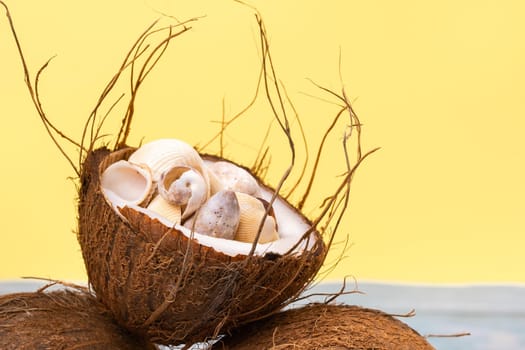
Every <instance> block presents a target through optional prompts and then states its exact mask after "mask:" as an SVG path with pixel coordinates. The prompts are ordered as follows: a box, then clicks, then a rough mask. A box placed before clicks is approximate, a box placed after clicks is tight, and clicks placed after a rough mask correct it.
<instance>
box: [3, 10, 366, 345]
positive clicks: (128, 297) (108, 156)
mask: <svg viewBox="0 0 525 350" xmlns="http://www.w3.org/2000/svg"><path fill="white" fill-rule="evenodd" d="M0 4H1V1H0ZM8 17H9V19H10V24H11V29H12V32H13V36H14V38H15V40H16V43H17V47H18V50H19V53H20V57H21V60H22V64H23V66H24V73H25V79H26V83H27V85H28V89H29V92H30V94H31V96H32V98H33V102H34V104H35V107H36V109H37V111H38V113H39V115H40V117H41V120H42V122H43V124H44V125H45V127H46V130H47V131H48V133H49V135H50V137H51V138H52V140H53V141H54V142H55V144H56V145H57V146H58V148H59V150H60V151H61V153H62V154H63V155H64V157H65V158H66V160H67V161H68V162H69V164H70V165H71V166H72V168H73V169H74V171H75V173H76V174H77V175H78V177H79V179H80V185H79V227H78V239H79V242H80V245H81V248H82V254H83V258H84V262H85V265H86V269H87V273H88V277H89V283H90V285H91V286H92V288H93V290H94V291H95V292H96V295H97V297H98V298H99V300H100V301H102V302H103V303H104V304H105V305H106V306H107V307H108V308H109V310H110V311H111V312H112V314H113V315H114V317H115V318H116V320H117V321H118V322H119V323H120V324H121V325H123V326H124V327H126V328H127V329H128V330H130V331H132V332H134V333H137V334H139V335H141V336H146V337H148V338H149V339H150V340H151V341H153V342H155V343H160V344H174V345H176V344H181V343H184V344H192V343H195V342H201V341H205V340H207V339H213V338H215V337H216V336H218V335H219V334H222V333H225V332H230V331H232V330H233V329H235V328H236V327H239V326H240V325H242V324H245V323H249V322H253V321H256V320H259V319H262V318H264V317H268V316H270V315H272V314H274V313H276V312H278V311H279V310H280V309H282V308H283V307H285V306H287V305H288V304H290V303H292V302H293V301H294V300H296V298H297V297H298V295H299V294H301V292H302V291H304V290H305V289H306V288H307V287H308V286H309V285H310V283H311V282H312V281H313V279H314V277H315V276H316V275H317V274H318V272H319V269H320V268H321V266H322V264H323V262H324V260H325V258H326V254H327V251H328V249H329V248H330V246H331V245H332V243H333V240H334V237H335V234H336V233H337V230H338V227H339V224H340V223H341V219H342V217H343V215H344V213H345V211H346V208H347V206H348V197H349V192H350V183H351V180H352V178H353V175H354V173H355V170H356V169H357V168H358V166H359V164H361V162H362V161H363V160H364V159H365V158H366V157H367V156H368V155H369V154H371V153H372V152H373V151H375V150H372V151H370V152H367V153H362V152H361V147H360V136H359V135H360V130H361V126H360V123H359V120H358V119H357V116H356V115H355V113H354V111H353V109H352V107H351V106H350V103H349V102H348V99H347V97H346V94H345V92H344V90H343V91H342V93H341V94H336V93H333V92H331V91H328V90H327V89H324V88H322V89H323V90H325V91H328V92H329V93H330V94H331V95H332V96H333V97H335V98H337V99H338V104H339V105H340V110H339V112H338V113H337V115H336V117H335V118H334V119H333V122H332V124H331V125H330V127H329V128H328V129H327V130H326V132H325V135H324V137H323V139H322V142H321V145H320V146H319V148H318V152H317V154H316V158H315V163H314V165H313V167H312V170H311V171H312V173H311V176H310V178H309V179H307V180H306V181H307V184H306V190H305V191H304V193H303V194H302V195H301V196H300V200H298V201H297V202H296V205H295V206H294V205H292V204H291V203H290V204H289V205H290V206H292V207H295V208H296V212H297V215H298V217H299V218H303V216H302V214H301V211H302V210H303V207H304V206H305V203H306V202H307V200H308V199H309V194H310V192H311V189H312V185H313V183H314V179H315V175H316V172H317V170H318V165H319V160H320V159H321V158H322V156H323V146H324V143H325V141H326V139H327V138H328V136H329V134H330V133H331V131H332V130H333V129H334V127H335V125H336V124H337V123H338V122H339V121H340V120H341V119H342V118H341V116H342V115H343V114H344V115H347V116H349V118H348V119H347V120H348V121H347V125H345V128H346V130H347V133H345V136H344V140H343V147H344V153H345V156H346V172H345V173H344V174H342V175H341V174H337V175H339V176H340V177H339V179H340V180H339V181H340V182H339V184H338V185H337V186H336V188H335V190H334V191H333V192H331V193H330V195H328V196H327V197H326V199H325V200H324V201H322V203H314V204H313V206H314V207H315V208H317V210H318V212H320V214H319V215H318V216H317V217H315V218H314V219H312V220H311V221H310V223H311V225H310V227H311V228H310V230H308V232H305V233H304V235H303V236H302V237H299V238H298V242H297V246H298V245H300V244H306V245H308V244H310V246H311V249H309V250H307V251H304V252H302V253H300V254H298V253H296V252H294V249H292V248H291V249H290V251H289V252H288V253H286V254H282V255H280V254H266V255H264V256H256V255H255V254H254V253H253V252H254V249H255V244H254V246H253V248H252V251H251V252H250V254H248V255H244V256H241V255H238V256H234V257H231V256H227V255H225V254H222V253H220V252H217V251H215V250H214V249H212V248H208V247H204V246H202V245H200V244H198V242H197V241H195V240H194V239H189V238H186V237H185V236H184V235H183V234H181V233H180V232H178V231H177V230H176V229H172V228H167V227H165V226H163V225H162V224H161V223H160V222H159V221H157V220H154V219H151V218H149V217H147V216H145V215H143V214H140V213H138V212H135V211H133V210H131V209H127V208H124V209H123V210H122V211H121V212H122V214H124V216H125V217H126V219H123V218H122V216H119V215H118V214H117V213H116V212H115V211H114V210H113V208H112V207H111V206H110V205H109V204H108V203H107V202H106V200H105V199H104V196H103V195H102V192H101V188H100V174H101V171H103V170H104V169H105V167H107V166H108V165H109V164H110V163H112V162H114V161H116V160H118V159H126V158H127V157H128V156H129V154H130V152H132V148H127V146H126V144H127V138H128V135H129V133H130V130H131V124H132V119H133V114H134V110H135V108H134V103H135V101H136V97H137V92H138V90H139V87H140V86H142V83H143V82H144V80H145V79H146V77H147V76H148V75H149V73H150V72H151V71H152V69H153V68H154V66H155V65H156V63H157V62H158V60H159V59H160V57H161V56H162V54H163V53H164V52H165V50H166V49H167V47H168V45H169V44H170V42H171V41H172V40H173V39H174V38H175V37H177V36H179V35H181V34H182V33H184V32H186V31H188V30H189V29H190V27H189V23H190V22H191V21H193V20H194V19H193V20H190V21H185V22H179V21H177V23H176V24H174V25H169V26H166V27H158V26H157V23H156V22H155V23H153V24H152V25H151V26H150V27H148V28H147V29H146V31H145V32H144V33H143V34H142V35H140V36H139V38H138V40H137V42H136V43H135V44H134V45H133V46H132V48H131V49H130V51H129V52H128V54H127V55H126V57H125V59H124V61H123V63H122V65H121V67H120V69H119V70H118V72H117V73H116V74H115V76H114V77H113V78H112V79H111V80H110V81H109V83H108V85H107V86H106V87H105V89H104V90H103V92H102V94H101V96H100V99H99V101H98V102H97V104H96V106H95V108H94V110H93V112H92V113H91V115H90V116H89V118H88V119H87V121H86V124H85V128H84V131H83V134H82V139H81V140H80V142H76V141H75V140H73V139H71V138H69V137H67V136H66V135H65V134H64V133H62V132H61V131H60V130H59V129H58V128H57V127H55V126H54V125H53V124H52V123H51V122H50V120H49V119H48V118H47V116H46V114H45V112H44V110H43V109H42V103H41V101H40V98H39V95H38V82H39V78H40V76H41V74H42V72H43V71H44V70H45V68H46V66H47V63H46V64H45V65H44V66H43V67H42V68H41V69H40V70H39V71H38V73H37V74H36V77H35V79H34V83H32V81H33V80H32V79H31V77H30V74H29V70H28V69H27V65H26V62H25V59H24V55H23V53H22V50H21V46H20V43H19V41H18V38H17V36H16V32H15V30H14V26H13V23H12V21H11V18H10V16H9V13H8ZM256 19H257V23H258V25H259V28H260V36H261V54H262V65H261V70H260V75H259V82H258V86H257V88H256V94H255V97H254V99H253V100H252V101H251V102H250V103H249V104H248V105H247V107H246V108H245V109H244V110H242V111H241V112H240V113H239V114H237V115H235V116H233V117H232V118H231V119H229V120H225V118H224V116H223V121H222V123H221V125H222V128H221V130H220V133H219V134H218V135H217V136H216V137H215V138H214V139H213V140H217V139H219V140H220V145H221V149H220V152H219V156H221V155H222V153H223V152H222V151H223V136H224V130H225V129H226V127H228V126H229V125H230V124H231V123H233V122H234V121H235V120H237V119H238V118H239V117H240V116H241V115H242V114H243V113H244V112H245V111H247V110H248V109H249V108H250V107H251V106H252V105H254V102H255V100H256V98H257V96H258V93H259V91H264V92H265V96H264V98H265V100H266V101H267V102H268V104H269V105H270V107H271V110H272V112H273V114H274V117H275V121H276V125H278V127H279V129H280V130H281V131H282V132H283V134H284V135H285V137H286V139H287V141H288V144H289V147H290V153H291V164H290V165H289V167H288V168H287V169H286V171H285V172H284V174H283V176H282V178H281V179H280V181H279V183H278V184H277V185H275V186H273V187H274V188H275V195H274V198H273V199H272V201H273V200H275V198H276V197H277V196H278V195H281V196H282V198H283V200H285V199H287V198H291V195H292V192H293V191H295V190H296V189H298V188H299V187H300V186H299V184H300V183H301V180H303V175H305V173H306V169H307V162H308V161H307V160H306V161H305V162H304V164H303V166H302V168H301V170H300V175H299V179H298V180H297V181H296V183H295V184H292V185H291V189H290V191H289V192H288V193H287V194H284V195H283V194H282V193H281V188H282V186H283V184H284V182H285V181H286V180H287V179H288V176H289V175H290V173H291V172H292V170H293V169H294V168H295V156H296V151H295V143H294V140H293V138H292V132H291V128H290V124H291V123H290V122H289V120H288V114H295V109H294V107H293V105H292V103H291V101H289V99H288V98H287V95H286V91H285V90H284V88H283V87H282V85H281V84H280V83H279V79H278V78H277V76H276V74H275V70H274V67H273V63H272V60H271V58H270V55H269V50H268V42H267V40H266V34H265V30H264V26H263V24H262V20H261V19H260V16H259V14H256ZM159 35H164V37H163V38H162V40H161V41H160V42H158V43H152V42H150V41H152V40H155V39H154V38H158V36H159ZM125 73H126V74H128V73H129V75H130V76H129V77H126V78H125V79H121V78H122V75H124V74H125ZM121 80H124V81H125V82H126V86H130V90H131V91H130V93H129V101H128V105H127V109H126V111H125V113H124V116H123V117H121V120H122V123H121V128H120V130H119V132H118V136H117V137H116V140H114V143H113V142H112V143H113V147H108V146H107V144H106V145H105V146H102V147H101V146H100V143H101V140H102V139H103V138H104V133H103V132H102V129H103V126H104V123H105V122H106V120H107V119H108V117H109V116H110V114H112V112H113V110H114V107H115V106H116V105H117V104H118V103H119V102H121V101H122V98H123V96H124V95H120V97H118V98H116V101H114V102H107V100H108V99H111V98H109V97H108V96H110V93H111V91H112V90H113V89H114V88H115V86H116V85H117V82H119V81H121ZM129 82H131V84H129ZM283 99H286V101H287V102H288V103H284V101H283ZM290 106H291V107H290ZM287 108H291V109H292V111H290V110H288V111H287V110H286V109H287ZM104 109H105V110H106V111H105V112H104V111H103V110H104ZM296 121H297V122H298V124H299V125H300V120H299V118H298V117H297V116H296ZM179 129H180V128H179ZM352 130H355V131H354V132H352ZM301 133H302V127H301ZM350 135H356V136H357V155H356V157H355V159H353V162H352V165H350V159H349V157H348V154H347V149H346V147H347V141H348V138H349V137H350ZM174 136H175V137H177V135H174ZM302 136H303V140H304V142H305V149H306V148H307V147H306V137H305V135H304V134H302ZM63 140H66V141H67V142H68V143H69V144H70V145H72V146H74V148H75V150H76V152H78V162H75V161H74V160H73V158H72V157H70V156H68V154H67V152H66V150H65V148H64V147H63V146H62V145H61V143H60V141H63ZM213 140H212V141H213ZM265 141H267V140H266V139H265ZM97 145H98V146H97ZM268 147H269V146H261V152H260V153H259V155H258V156H257V159H256V160H255V162H254V165H253V166H252V167H248V168H250V169H251V170H252V173H253V174H254V175H255V176H257V175H260V176H259V177H260V179H261V180H264V179H263V175H264V174H265V173H266V171H267V169H268V167H269V164H268V162H269V159H270V157H269V156H268V150H269V148H268ZM279 151H280V152H281V151H282V150H279ZM307 159H308V158H307ZM262 182H264V181H262ZM272 201H270V205H269V206H268V209H267V214H269V211H270V210H271V204H272ZM289 202H290V201H289ZM305 220H306V219H305ZM307 221H308V220H307ZM294 248H295V247H294Z"/></svg>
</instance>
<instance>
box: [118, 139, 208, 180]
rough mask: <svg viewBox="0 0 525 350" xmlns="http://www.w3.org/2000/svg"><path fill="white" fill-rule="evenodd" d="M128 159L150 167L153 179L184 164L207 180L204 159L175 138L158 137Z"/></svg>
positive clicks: (157, 178)
mask: <svg viewBox="0 0 525 350" xmlns="http://www.w3.org/2000/svg"><path fill="white" fill-rule="evenodd" d="M128 161H129V162H131V163H135V164H144V165H146V166H148V168H150V169H151V173H152V175H153V181H159V179H160V176H161V175H162V174H163V173H165V172H166V171H168V170H169V169H171V168H173V167H174V166H186V167H190V168H193V169H195V170H197V171H198V172H199V173H201V174H202V176H203V177H204V179H205V180H206V182H208V174H207V171H206V170H205V168H204V161H203V160H202V159H201V157H200V155H199V153H198V152H197V151H196V150H195V149H194V148H193V147H191V146H190V145H189V144H187V143H185V142H183V141H181V140H177V139H159V140H155V141H152V142H148V143H146V144H144V145H142V146H141V147H140V148H138V149H137V150H136V151H135V152H133V153H132V154H131V155H130V156H129V158H128Z"/></svg>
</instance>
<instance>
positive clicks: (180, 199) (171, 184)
mask: <svg viewBox="0 0 525 350" xmlns="http://www.w3.org/2000/svg"><path fill="white" fill-rule="evenodd" d="M157 188H158V190H159V195H160V196H162V198H164V199H165V200H166V201H168V202H169V203H172V204H174V205H178V206H181V207H184V211H183V212H182V219H185V218H187V217H189V216H190V215H191V214H193V213H194V212H195V211H196V210H197V209H199V208H200V206H201V205H202V204H204V202H205V201H206V199H207V198H208V193H209V188H208V183H207V182H206V180H205V179H204V177H203V176H202V174H201V173H200V172H198V171H196V170H195V169H193V168H190V167H186V166H174V167H172V168H170V169H169V170H167V171H166V172H164V173H162V175H161V176H160V179H159V182H158V183H157Z"/></svg>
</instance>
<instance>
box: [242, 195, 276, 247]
mask: <svg viewBox="0 0 525 350" xmlns="http://www.w3.org/2000/svg"><path fill="white" fill-rule="evenodd" d="M235 194H236V196H237V200H238V201H239V207H240V209H241V215H240V219H239V228H238V229H237V233H236V234H235V240H236V241H241V242H248V243H253V242H254V240H255V238H256V236H257V232H258V230H259V226H260V225H261V222H262V220H263V217H264V215H265V213H266V209H265V207H264V204H263V202H262V201H261V200H260V199H258V198H255V197H253V196H250V195H248V194H246V193H241V192H236V193H235ZM278 239H279V234H278V233H277V226H276V223H275V219H274V218H273V217H272V216H271V215H267V216H266V218H265V219H264V223H263V225H262V229H261V234H260V236H259V240H258V243H268V242H272V241H275V240H278Z"/></svg>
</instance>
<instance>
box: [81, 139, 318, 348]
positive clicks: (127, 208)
mask: <svg viewBox="0 0 525 350" xmlns="http://www.w3.org/2000/svg"><path fill="white" fill-rule="evenodd" d="M134 151H135V149H134V148H124V149H121V150H118V151H114V152H111V151H110V150H108V149H106V148H100V149H97V150H95V151H92V152H90V153H88V154H87V157H86V159H85V161H84V163H83V167H82V171H81V188H80V193H79V199H80V200H79V231H78V232H79V233H78V237H79V241H80V245H81V247H82V254H83V257H84V261H85V264H86V269H87V272H88V277H89V282H90V284H91V285H92V287H93V289H94V291H95V292H96V294H97V296H98V298H99V299H100V300H101V301H102V302H103V303H104V304H105V305H106V306H107V307H108V308H109V309H110V310H111V311H112V313H113V315H114V317H115V318H116V320H117V321H118V322H119V323H120V324H121V325H123V326H125V327H126V328H127V329H129V330H130V331H132V332H134V333H138V334H140V335H144V336H147V337H148V338H149V339H150V340H151V341H152V342H155V343H159V344H172V345H176V344H181V343H186V344H191V343H196V342H201V341H205V340H208V339H211V338H214V337H216V336H217V335H218V334H220V333H224V332H228V331H230V330H232V329H233V328H235V327H238V326H239V325H241V324H245V323H247V322H251V321H254V320H258V319H261V318H263V317H266V316H267V315H269V314H271V313H274V312H276V311H277V310H279V309H281V308H282V307H284V306H285V305H287V304H288V303H289V302H290V301H291V300H292V299H293V298H294V297H295V296H297V294H298V293H300V292H301V291H302V290H303V289H304V288H305V286H306V285H307V284H308V283H309V282H310V281H311V280H312V278H313V276H314V275H315V274H316V273H317V271H318V270H319V268H320V267H321V265H322V262H323V260H324V257H325V253H326V246H325V244H324V242H323V240H322V238H321V235H320V234H319V232H317V231H316V230H315V229H313V228H312V227H311V224H310V222H309V221H308V220H307V219H306V218H304V217H303V216H302V215H301V214H300V213H299V212H298V211H296V210H295V209H294V208H293V206H291V205H290V204H288V203H287V202H286V201H285V200H284V199H282V198H280V197H278V198H277V200H276V201H275V202H274V205H273V209H274V212H275V217H276V220H277V225H278V227H279V235H280V239H279V240H277V241H274V242H269V243H265V244H258V245H257V246H256V249H255V251H254V254H252V255H250V251H251V249H252V244H251V243H244V242H237V241H233V240H229V239H221V238H216V237H210V236H206V235H201V234H199V233H198V232H192V230H191V229H188V228H185V227H183V226H181V225H180V224H177V223H173V222H170V221H169V220H166V219H165V218H163V217H162V216H160V215H158V216H155V215H154V214H152V213H151V212H148V210H147V209H145V208H142V207H139V206H137V205H122V203H121V204H120V205H115V204H114V203H112V202H111V201H110V200H108V198H107V196H105V195H104V193H103V190H102V188H101V175H102V174H103V172H104V171H105V170H106V169H107V168H108V167H109V166H110V165H112V164H114V163H116V162H119V161H122V160H128V158H129V156H130V155H131V154H132V153H133V152H134ZM215 161H222V159H219V158H216V157H207V158H206V162H215ZM272 195H273V193H272V191H271V190H270V189H269V188H267V187H263V191H262V194H261V196H262V197H263V199H265V200H267V201H269V200H270V199H271V197H272ZM305 233H306V234H305Z"/></svg>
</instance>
